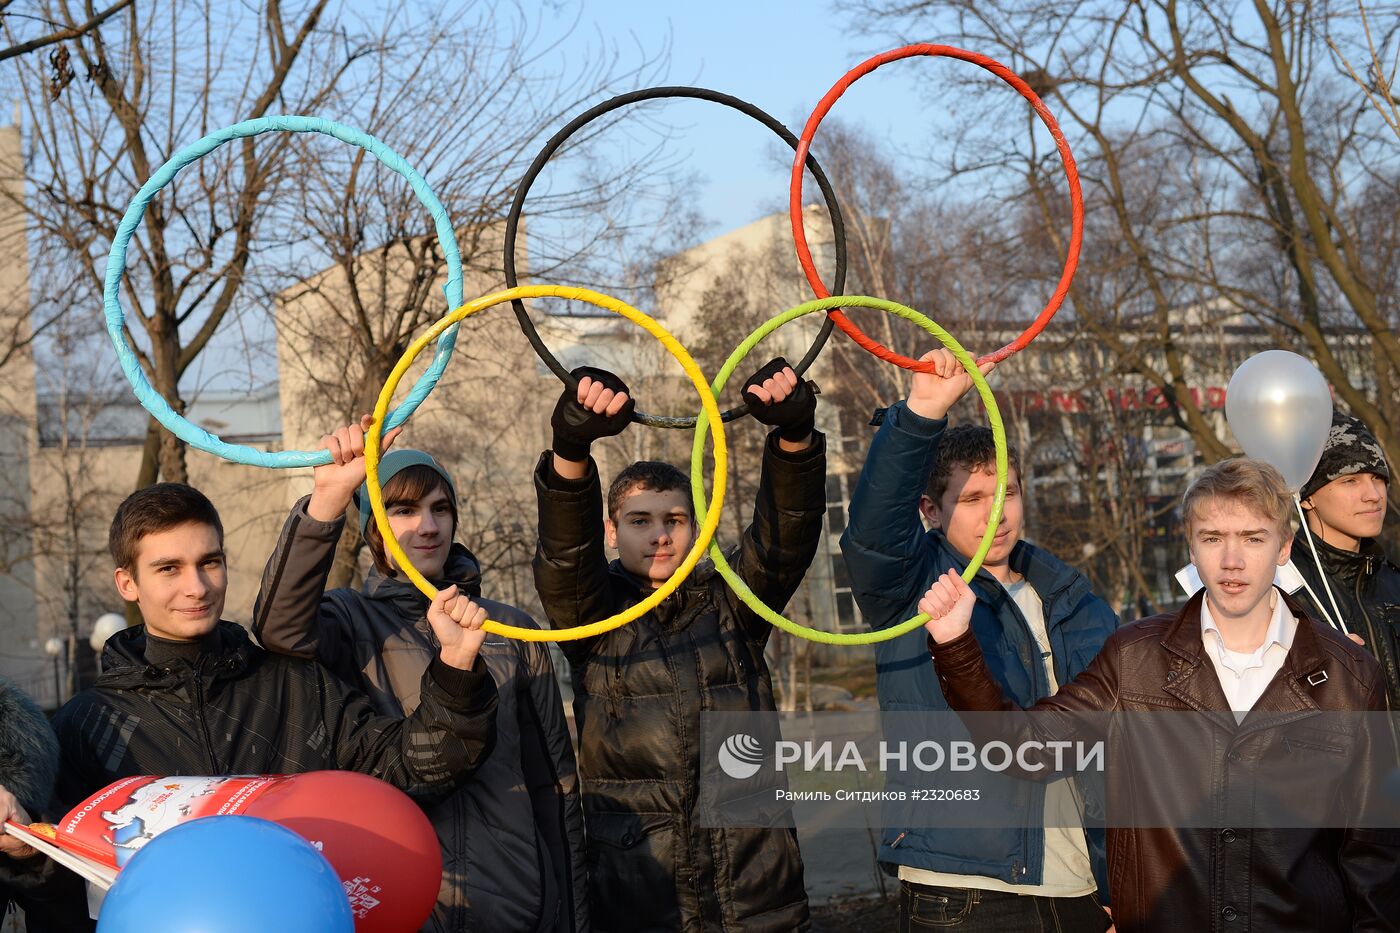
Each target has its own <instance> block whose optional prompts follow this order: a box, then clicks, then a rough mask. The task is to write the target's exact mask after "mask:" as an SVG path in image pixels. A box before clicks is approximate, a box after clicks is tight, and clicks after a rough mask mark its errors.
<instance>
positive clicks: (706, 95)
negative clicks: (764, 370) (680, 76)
mask: <svg viewBox="0 0 1400 933" xmlns="http://www.w3.org/2000/svg"><path fill="white" fill-rule="evenodd" d="M674 98H689V99H693V100H703V101H708V102H710V103H713V104H722V105H724V106H725V107H729V108H731V109H733V110H737V111H739V112H740V113H742V114H745V115H746V116H750V117H752V118H753V119H755V120H757V121H758V122H759V123H762V124H763V125H764V126H766V127H768V128H769V129H770V130H772V131H773V132H774V133H776V134H778V136H780V137H781V138H782V140H783V142H785V143H787V144H788V145H789V146H791V147H792V148H793V149H797V148H798V140H797V137H796V136H794V135H793V133H792V131H791V130H789V129H788V128H787V127H786V126H784V125H783V124H781V123H779V122H778V121H777V120H776V119H774V118H773V117H772V116H771V115H769V114H768V113H766V112H765V111H763V110H760V109H759V108H757V107H755V106H754V105H753V104H750V103H748V102H747V101H744V100H740V99H739V98H737V97H734V96H732V95H730V94H725V93H722V92H720V91H712V90H710V89H708V88H703V87H653V88H644V89H642V90H638V91H631V92H629V93H626V94H620V95H618V96H617V97H614V98H612V99H611V100H606V101H604V102H603V103H601V104H598V105H597V106H596V107H592V108H590V109H589V110H586V111H584V112H583V113H581V114H579V115H578V116H576V117H574V118H573V119H572V120H570V121H569V122H568V124H567V125H566V126H564V128H563V129H561V130H559V132H557V133H555V134H554V135H553V136H552V137H550V139H549V142H547V143H545V144H544V148H543V149H541V150H540V153H539V155H537V156H535V161H534V162H532V163H531V164H530V168H529V170H528V171H527V172H526V173H525V177H524V178H522V179H521V180H520V187H518V188H517V189H516V191H515V201H514V202H513V203H512V204H511V206H510V213H509V214H508V215H507V216H506V232H505V265H504V269H505V274H506V285H508V286H510V287H512V288H513V287H515V286H517V285H519V284H520V281H519V279H518V278H517V276H516V272H515V242H516V239H517V237H518V235H519V228H520V215H521V212H522V211H523V209H524V206H525V196H526V195H527V194H529V192H530V186H531V185H533V184H534V183H535V180H536V179H537V178H538V177H539V174H540V172H541V171H542V170H543V169H544V167H545V164H546V163H547V162H549V160H550V158H551V157H552V156H553V155H554V154H555V153H556V152H557V151H558V150H559V148H560V147H561V146H563V145H564V143H565V142H566V141H568V139H569V138H570V137H571V136H573V135H574V133H576V132H578V131H579V130H580V129H582V128H583V127H585V126H587V125H588V124H589V123H592V122H593V121H594V120H596V119H598V118H599V117H601V116H604V115H606V114H609V113H612V112H613V111H614V110H618V109H621V108H623V107H626V106H628V105H630V104H635V103H640V102H641V101H647V100H662V99H674ZM799 162H802V163H804V164H806V166H807V167H808V168H809V169H811V171H812V177H814V178H815V179H816V180H817V187H819V188H820V189H821V192H822V197H823V198H824V199H825V200H826V210H827V214H828V215H829V216H830V218H831V235H832V241H833V244H834V246H835V249H836V274H835V276H834V279H833V283H832V284H833V287H834V288H835V289H836V291H837V292H840V291H841V290H842V289H843V288H845V286H846V226H845V223H844V221H843V220H842V219H841V205H840V204H839V203H837V200H836V193H835V192H834V191H833V190H832V187H831V183H830V182H829V181H827V178H826V174H825V173H824V172H822V169H821V166H820V165H818V164H817V160H816V159H814V158H812V157H811V156H809V155H806V154H805V153H804V155H803V156H802V158H801V159H799ZM812 275H815V273H812ZM809 279H811V276H809ZM814 281H815V282H816V287H817V297H818V298H824V297H826V296H827V295H829V294H831V293H830V292H828V291H827V290H826V289H825V287H824V286H822V285H821V280H820V279H819V278H818V279H815V280H814ZM512 307H513V308H514V309H515V317H516V319H517V320H518V321H519V322H520V329H521V330H522V331H524V333H525V337H526V339H527V340H529V341H530V346H532V347H534V348H535V353H536V354H537V355H538V356H539V358H540V359H541V360H542V361H543V362H544V364H545V365H546V366H548V367H549V368H550V370H551V371H552V372H553V373H554V375H556V376H558V377H559V380H560V381H561V382H563V383H564V385H566V386H568V387H569V388H570V389H575V388H578V380H576V379H574V377H573V376H571V375H570V374H569V371H568V370H567V369H565V368H564V366H563V364H562V363H560V362H559V360H558V359H556V358H555V356H554V354H553V353H551V352H550V350H549V348H548V347H547V346H545V344H544V341H543V340H541V339H540V335H539V332H538V331H537V330H536V329H535V325H534V322H533V321H531V320H530V315H529V314H528V313H527V312H526V311H525V305H524V304H522V303H521V302H519V301H516V302H512ZM831 328H832V322H831V321H830V320H827V321H823V322H822V327H821V330H820V331H819V332H818V334H817V338H816V340H815V341H813V343H812V347H811V349H809V350H808V351H807V354H806V355H805V356H803V357H802V359H801V360H800V361H799V362H798V364H797V365H796V366H795V367H793V368H794V369H795V370H796V371H797V374H798V375H799V376H800V375H802V374H803V373H805V372H806V371H807V368H808V367H809V366H811V365H812V361H813V360H815V359H816V358H817V355H818V354H819V353H821V349H822V347H823V346H824V345H825V344H826V339H827V337H828V336H830V334H831ZM748 410H749V409H748V406H747V405H746V404H741V405H739V406H738V407H736V408H733V409H730V410H729V411H726V412H725V413H724V420H725V421H733V420H734V419H735V418H742V417H743V416H744V415H746V414H748ZM632 420H633V421H637V422H640V423H642V424H645V425H647V426H648V427H654V428H693V427H695V418H693V417H689V418H674V417H668V416H665V415H651V414H647V413H646V412H643V411H635V412H633V413H632Z"/></svg>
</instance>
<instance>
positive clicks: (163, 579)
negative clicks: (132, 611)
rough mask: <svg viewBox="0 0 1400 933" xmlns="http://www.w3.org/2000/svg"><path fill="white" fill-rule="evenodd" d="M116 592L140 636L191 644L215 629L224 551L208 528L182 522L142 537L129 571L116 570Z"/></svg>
mask: <svg viewBox="0 0 1400 933" xmlns="http://www.w3.org/2000/svg"><path fill="white" fill-rule="evenodd" d="M115 578H116V583H117V592H118V593H120V594H121V597H122V599H125V600H127V601H128V602H134V603H136V604H137V605H138V606H139V607H140V609H141V618H142V620H143V621H144V622H145V623H146V631H148V632H149V633H150V634H152V635H155V636H156V637H157V638H167V639H170V640H171V641H195V640H197V639H199V638H202V637H203V636H205V635H207V634H209V633H210V632H212V631H213V630H214V626H216V625H218V623H219V617H220V616H221V615H222V614H223V611H224V595H225V593H226V592H227V591H228V568H227V566H226V565H225V563H224V546H223V542H221V541H220V540H219V533H218V532H217V531H215V530H214V526H213V525H205V524H203V523H200V522H187V523H185V524H183V525H176V526H175V527H174V528H167V529H166V530H165V531H158V532H156V533H155V534H149V535H146V536H145V537H144V538H142V539H141V540H140V541H138V542H137V545H136V560H135V561H134V562H133V564H132V566H131V567H118V568H117V570H116V574H115Z"/></svg>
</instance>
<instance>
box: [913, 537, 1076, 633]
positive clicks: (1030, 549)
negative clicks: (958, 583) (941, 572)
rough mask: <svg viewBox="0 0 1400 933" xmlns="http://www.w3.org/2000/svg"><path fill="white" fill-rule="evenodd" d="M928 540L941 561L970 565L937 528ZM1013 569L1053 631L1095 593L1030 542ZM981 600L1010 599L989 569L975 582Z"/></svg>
mask: <svg viewBox="0 0 1400 933" xmlns="http://www.w3.org/2000/svg"><path fill="white" fill-rule="evenodd" d="M927 535H928V538H929V540H930V541H931V542H933V544H934V546H935V547H936V548H938V550H939V551H940V552H941V559H942V560H943V561H944V562H946V563H948V564H951V565H952V566H953V567H955V568H957V569H958V570H963V569H966V567H967V564H968V561H967V558H965V557H963V556H962V555H961V554H959V553H958V552H957V551H956V550H954V549H953V546H952V545H951V544H949V543H948V538H947V536H946V535H944V534H943V532H941V531H939V530H938V529H937V528H933V529H930V530H929V531H928V532H927ZM1009 563H1010V564H1011V569H1012V570H1014V571H1016V572H1017V573H1019V574H1020V575H1021V576H1023V577H1025V578H1026V581H1027V582H1028V583H1030V585H1031V587H1032V588H1033V589H1034V590H1035V592H1036V594H1037V595H1038V596H1040V600H1041V602H1042V603H1043V604H1044V606H1045V625H1046V627H1047V628H1053V627H1055V626H1056V625H1058V624H1059V623H1060V622H1063V621H1064V620H1065V619H1066V618H1068V617H1069V616H1070V615H1072V614H1073V612H1074V610H1075V608H1076V607H1078V606H1079V604H1080V603H1082V602H1083V601H1084V599H1085V597H1087V596H1088V595H1089V594H1090V593H1091V592H1092V587H1091V586H1090V585H1089V581H1088V579H1087V578H1086V577H1085V576H1084V575H1083V574H1082V573H1080V572H1079V571H1078V570H1075V569H1074V568H1073V567H1071V566H1070V565H1069V564H1066V563H1065V562H1064V561H1062V560H1060V559H1059V558H1058V557H1056V556H1055V555H1054V554H1051V553H1050V552H1049V551H1047V550H1045V549H1044V548H1040V547H1036V546H1035V545H1034V544H1030V543H1029V542H1026V541H1018V542H1016V546H1015V547H1014V548H1012V549H1011V556H1010V558H1009ZM972 583H973V589H974V590H975V591H977V595H978V597H979V598H980V599H981V600H982V601H984V602H987V603H989V604H990V605H992V606H996V605H999V603H1000V601H1001V600H1002V599H1005V598H1007V597H1006V588H1005V587H1003V586H1002V585H1001V582H1000V581H999V580H997V578H996V577H994V576H992V575H991V573H990V572H989V571H987V570H985V569H980V568H979V569H978V571H977V576H975V577H974V578H973V581H972Z"/></svg>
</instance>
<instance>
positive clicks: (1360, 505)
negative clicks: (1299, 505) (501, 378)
mask: <svg viewBox="0 0 1400 933" xmlns="http://www.w3.org/2000/svg"><path fill="white" fill-rule="evenodd" d="M1386 485H1387V484H1386V481H1385V480H1383V479H1381V478H1380V477H1379V476H1377V475H1375V474H1374V473H1352V474H1351V475H1350V476H1339V477H1337V478H1336V479H1334V480H1332V482H1330V483H1328V484H1327V485H1326V486H1323V487H1322V488H1321V489H1319V490H1318V491H1317V492H1315V493H1313V494H1312V495H1311V496H1309V497H1308V501H1307V502H1305V503H1303V504H1304V505H1305V506H1307V505H1311V506H1312V510H1313V513H1314V514H1315V515H1316V516H1317V517H1318V519H1319V520H1321V522H1322V524H1323V526H1324V527H1325V528H1327V529H1328V530H1329V531H1330V530H1336V531H1340V532H1341V533H1342V534H1344V535H1346V537H1347V538H1349V539H1351V540H1352V541H1354V542H1360V541H1362V540H1364V539H1366V538H1374V537H1376V536H1377V535H1379V534H1380V533H1381V526H1382V525H1384V524H1385V494H1386ZM1334 543H1335V542H1334Z"/></svg>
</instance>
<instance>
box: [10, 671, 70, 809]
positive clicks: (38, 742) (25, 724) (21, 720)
mask: <svg viewBox="0 0 1400 933" xmlns="http://www.w3.org/2000/svg"><path fill="white" fill-rule="evenodd" d="M57 776H58V739H57V738H56V737H55V736H54V733H53V729H52V728H51V727H50V726H49V720H48V717H46V716H45V715H44V713H43V711H42V710H40V709H39V706H38V704H36V703H35V702H34V701H33V700H31V699H30V698H29V697H28V696H27V695H26V694H25V693H24V691H23V690H21V689H19V687H17V686H15V685H14V684H13V683H11V682H10V681H8V680H5V679H4V678H3V677H0V784H3V785H5V787H6V788H7V789H9V791H10V792H11V793H13V794H14V795H15V796H16V797H17V798H19V802H20V803H22V804H23V805H24V808H25V809H26V810H28V811H29V813H30V815H31V816H33V817H34V818H36V819H38V818H39V814H40V813H42V812H44V811H45V810H47V809H48V805H49V799H50V798H51V797H52V796H53V786H54V780H55V779H56V778H57Z"/></svg>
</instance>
